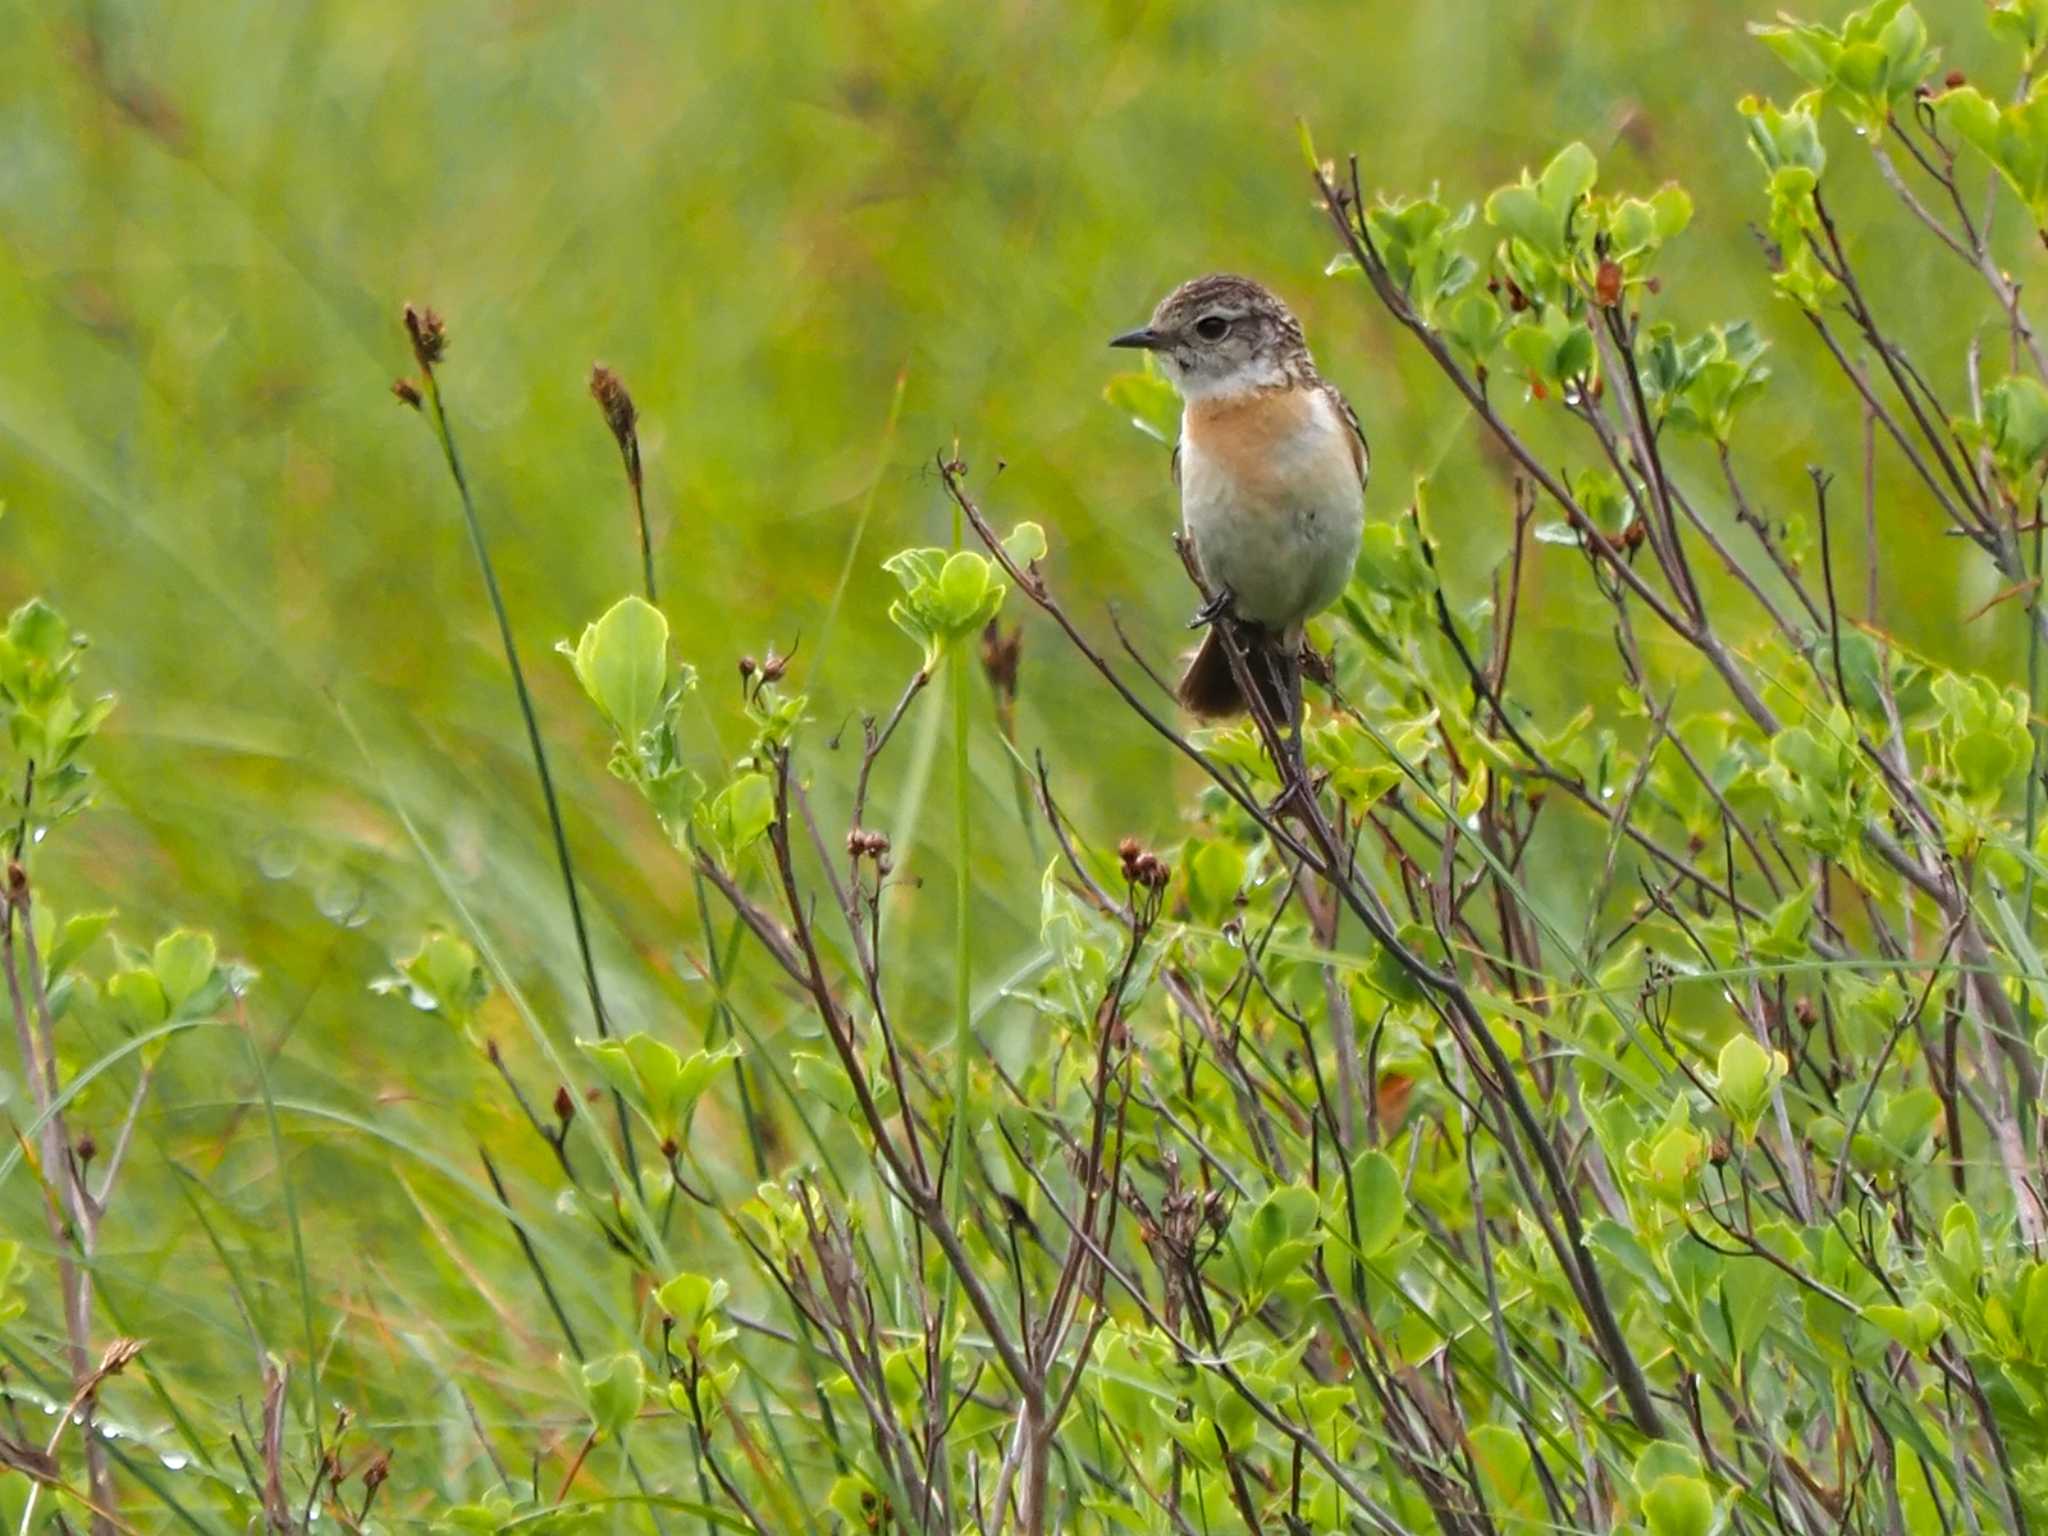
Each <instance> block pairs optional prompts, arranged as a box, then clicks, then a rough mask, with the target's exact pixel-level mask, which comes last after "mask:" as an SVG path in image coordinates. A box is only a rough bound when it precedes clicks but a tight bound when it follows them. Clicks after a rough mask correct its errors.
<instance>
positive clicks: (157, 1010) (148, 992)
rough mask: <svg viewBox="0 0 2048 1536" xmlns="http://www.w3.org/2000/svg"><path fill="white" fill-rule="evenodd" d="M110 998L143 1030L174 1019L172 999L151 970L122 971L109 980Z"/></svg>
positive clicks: (108, 993)
mask: <svg viewBox="0 0 2048 1536" xmlns="http://www.w3.org/2000/svg"><path fill="white" fill-rule="evenodd" d="M107 996H108V997H109V998H111V999H113V1001H114V1002H115V1003H116V1004H118V1005H119V1006H120V1007H121V1009H122V1011H123V1012H125V1013H126V1014H127V1015H128V1018H129V1020H130V1022H132V1023H133V1024H134V1025H135V1026H136V1027H137V1028H139V1029H150V1028H153V1027H154V1026H156V1025H158V1024H161V1023H163V1022H164V1020H166V1019H168V1018H169V1017H170V1016H171V1004H170V999H169V998H167V997H165V996H164V989H163V986H162V984H161V983H160V982H158V981H157V979H156V975H155V973H154V972H151V971H143V970H133V971H120V972H117V973H116V974H115V975H113V976H110V977H108V978H107Z"/></svg>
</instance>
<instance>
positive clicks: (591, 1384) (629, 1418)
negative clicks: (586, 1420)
mask: <svg viewBox="0 0 2048 1536" xmlns="http://www.w3.org/2000/svg"><path fill="white" fill-rule="evenodd" d="M578 1374H579V1378H580V1380H581V1383H582V1387H583V1402H584V1406H585V1408H586V1409H587V1410H588V1411H589V1414H590V1422H591V1425H592V1427H593V1428H594V1429H595V1430H596V1431H597V1433H599V1434H600V1435H606V1436H609V1437H611V1438H612V1439H617V1438H618V1437H619V1436H620V1435H622V1434H624V1433H625V1431H626V1427H627V1426H628V1425H630V1424H631V1423H632V1422H633V1420H634V1419H636V1418H638V1417H639V1416H640V1407H641V1404H642V1403H644V1402H645V1401H646V1400H647V1367H646V1366H645V1365H644V1364H643V1363H642V1362H641V1359H640V1356H639V1355H638V1354H637V1353H636V1352H634V1351H632V1350H628V1351H626V1352H625V1353H623V1354H617V1355H607V1356H606V1357H605V1358H603V1359H601V1360H592V1361H589V1362H587V1363H586V1364H585V1365H584V1366H583V1368H582V1370H581V1371H580V1372H579V1373H578Z"/></svg>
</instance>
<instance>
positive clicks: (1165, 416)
mask: <svg viewBox="0 0 2048 1536" xmlns="http://www.w3.org/2000/svg"><path fill="white" fill-rule="evenodd" d="M1148 361H1149V359H1148ZM1102 398H1103V399H1105V400H1107V401H1108V402H1109V403H1110V404H1111V405H1113V406H1115V407H1116V408H1117V409H1118V410H1119V411H1122V412H1123V413H1124V415H1125V416H1127V417H1129V418H1130V423H1131V425H1132V426H1134V427H1136V428H1137V429H1138V430H1139V431H1140V432H1142V433H1144V434H1145V435H1146V436H1147V437H1149V438H1153V439H1154V440H1156V441H1158V442H1162V443H1169V444H1170V443H1172V442H1173V441H1174V440H1175V439H1176V438H1178V437H1179V436H1180V396H1179V395H1178V394H1177V393H1175V391H1174V388H1173V386H1172V385H1171V384H1169V383H1167V382H1166V380H1165V379H1163V378H1161V377H1160V376H1159V375H1158V374H1157V373H1156V372H1154V371H1153V370H1152V369H1151V368H1150V367H1148V368H1146V369H1145V371H1144V372H1142V373H1140V372H1130V373H1119V374H1115V375H1113V376H1112V377H1111V378H1110V381H1109V382H1108V383H1107V384H1105V385H1103V387H1102Z"/></svg>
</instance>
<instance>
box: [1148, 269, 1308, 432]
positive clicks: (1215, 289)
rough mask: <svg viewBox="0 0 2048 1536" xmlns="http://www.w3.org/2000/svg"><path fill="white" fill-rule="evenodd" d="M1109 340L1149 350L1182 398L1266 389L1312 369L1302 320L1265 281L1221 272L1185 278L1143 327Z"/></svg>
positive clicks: (1192, 398) (1163, 300)
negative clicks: (1157, 359) (1309, 367)
mask: <svg viewBox="0 0 2048 1536" xmlns="http://www.w3.org/2000/svg"><path fill="white" fill-rule="evenodd" d="M1109 344H1110V345H1111V346H1112V347H1142V348H1144V349H1145V350H1147V351H1149V352H1152V353H1154V354H1155V355H1156V356H1157V357H1158V358H1159V362H1160V366H1161V367H1162V368H1163V369H1164V370H1165V372H1166V376H1167V378H1168V379H1170V380H1172V382H1173V385H1174V387H1175V388H1176V389H1178V390H1179V391H1180V393H1181V397H1182V398H1183V399H1187V400H1196V399H1200V398H1202V397H1203V396H1207V395H1232V394H1239V393H1242V392H1245V391H1248V390H1253V389H1262V388H1269V387H1271V386H1273V385H1277V384H1283V383H1286V382H1287V381H1288V379H1289V378H1290V377H1292V376H1293V375H1294V374H1296V373H1298V372H1299V371H1300V370H1302V369H1303V368H1305V367H1307V366H1309V355H1308V344H1307V343H1306V342H1305V341H1304V340H1303V339H1302V334H1301V322H1300V321H1298V320H1296V319H1295V318H1294V316H1293V314H1292V313H1291V312H1290V311H1289V310H1288V308H1287V306H1286V305H1285V304H1283V303H1281V302H1280V300H1279V298H1278V297H1277V296H1276V295H1275V294H1274V293H1273V292H1272V290H1271V289H1269V288H1267V287H1265V286H1264V285H1263V284H1260V283H1255V282H1253V281H1252V280H1251V279H1250V278H1248V277H1233V276H1231V275H1230V274H1229V273H1222V272H1219V273H1215V274H1212V275H1211V276H1208V277H1198V278H1196V279H1195V280H1194V281H1193V282H1188V283H1182V284H1181V285H1180V286H1179V287H1178V288H1176V289H1174V290H1173V292H1171V293H1169V294H1168V295H1167V296H1166V297H1165V298H1163V299H1161V300H1160V301H1159V307H1158V308H1157V309H1155V310H1154V311H1153V312H1152V319H1151V321H1150V322H1149V323H1148V324H1146V325H1143V326H1140V327H1139V328H1138V329H1137V330H1135V331H1125V332H1124V333H1123V334H1122V335H1121V336H1116V337H1113V338H1111V340H1110V343H1109Z"/></svg>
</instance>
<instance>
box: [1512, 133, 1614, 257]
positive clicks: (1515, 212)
mask: <svg viewBox="0 0 2048 1536" xmlns="http://www.w3.org/2000/svg"><path fill="white" fill-rule="evenodd" d="M1598 173H1599V162H1598V161H1597V160H1595V159H1594V157H1593V152H1592V151H1591V150H1590V149H1588V148H1586V146H1585V145H1584V144H1578V143H1574V144H1568V145H1566V146H1565V147H1564V148H1563V149H1562V150H1560V151H1558V153H1557V156H1556V158H1554V159H1553V160H1552V161H1551V162H1550V164H1548V165H1546V166H1545V167H1544V168H1543V174H1542V175H1541V176H1539V177H1537V178H1535V179H1534V180H1531V179H1530V177H1529V174H1528V173H1527V172H1526V171H1525V172H1523V174H1522V179H1521V180H1520V181H1519V182H1517V183H1515V184H1514V185H1512V186H1506V187H1501V188H1498V189H1497V190H1496V191H1494V193H1493V194H1492V195H1491V196H1489V197H1488V198H1487V199H1486V222H1487V223H1489V224H1491V225H1493V226H1494V228H1496V229H1498V230H1500V231H1501V232H1502V233H1503V234H1506V235H1507V236H1509V237H1510V238H1511V239H1515V240H1520V241H1522V242H1523V243H1524V244H1526V245H1528V246H1529V247H1531V248H1532V249H1533V250H1534V251H1536V252H1537V253H1538V254H1540V255H1542V256H1546V257H1549V258H1551V259H1552V260H1557V259H1559V258H1561V257H1563V256H1564V254H1565V251H1566V234H1567V229H1568V226H1569V223H1570V220H1571V216H1572V212H1573V210H1574V209H1575V208H1576V207H1577V206H1578V202H1579V199H1581V198H1582V197H1584V196H1585V195H1586V194H1587V193H1588V192H1590V191H1592V189H1593V181H1594V178H1595V176H1597V175H1598Z"/></svg>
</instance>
